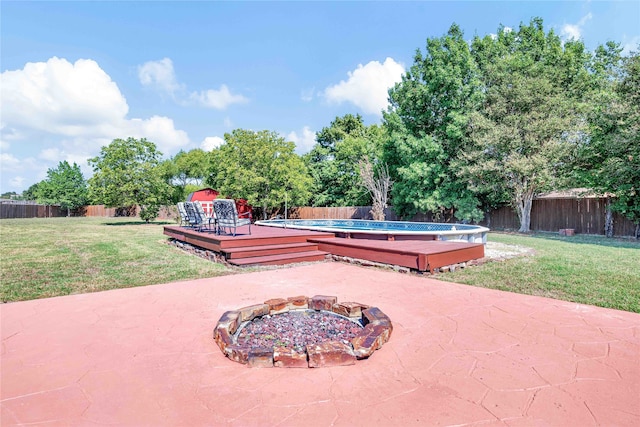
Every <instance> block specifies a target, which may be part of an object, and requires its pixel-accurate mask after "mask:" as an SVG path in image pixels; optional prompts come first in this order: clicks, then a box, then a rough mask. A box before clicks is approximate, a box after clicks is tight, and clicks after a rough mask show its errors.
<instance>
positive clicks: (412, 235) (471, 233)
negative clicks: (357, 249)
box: [256, 219, 489, 243]
mask: <svg viewBox="0 0 640 427" xmlns="http://www.w3.org/2000/svg"><path fill="white" fill-rule="evenodd" d="M256 225H266V226H269V227H281V228H298V229H303V230H313V231H326V232H330V233H335V234H336V235H337V236H339V237H347V238H354V239H358V238H359V239H378V240H381V239H382V240H415V239H418V240H452V241H465V242H470V243H486V242H487V232H488V231H489V229H488V228H486V227H481V226H479V225H470V224H442V223H437V222H410V221H372V220H366V219H287V220H284V219H271V220H265V221H256Z"/></svg>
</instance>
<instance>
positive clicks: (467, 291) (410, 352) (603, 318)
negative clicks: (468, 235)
mask: <svg viewBox="0 0 640 427" xmlns="http://www.w3.org/2000/svg"><path fill="white" fill-rule="evenodd" d="M315 294H324V295H335V296H337V297H338V299H339V300H340V301H357V302H361V303H364V304H369V305H372V306H377V307H379V308H380V309H382V310H383V311H384V313H386V314H387V315H388V316H389V317H390V318H391V320H392V322H393V327H394V328H393V334H392V336H391V339H390V340H389V342H387V343H386V344H385V345H384V346H383V347H382V348H381V349H380V350H378V351H376V352H375V353H374V354H373V356H372V357H371V358H370V359H367V360H361V361H358V362H357V363H356V364H355V365H352V366H342V367H331V368H320V369H309V368H306V369H294V368H290V369H283V368H264V369H255V368H254V369H252V368H248V367H247V366H245V365H241V364H238V363H234V362H232V361H230V360H229V359H227V358H225V357H224V355H223V354H222V353H221V351H220V350H219V348H218V346H217V345H216V344H215V342H214V341H213V339H212V330H213V328H214V326H215V324H216V322H217V320H218V319H219V318H220V316H221V315H222V313H224V312H225V311H227V310H233V309H236V308H239V307H243V306H247V305H251V304H255V303H261V302H263V301H265V300H267V299H270V298H277V297H287V296H294V295H309V296H312V295H315ZM0 311H1V321H2V325H1V328H2V356H1V362H2V365H1V370H2V372H1V391H0V405H1V406H0V409H1V411H2V414H1V419H0V424H2V426H14V425H52V426H54V425H64V426H100V425H127V426H178V425H181V426H205V425H207V426H213V425H241V426H253V425H255V426H258V425H259V426H289V425H291V426H298V425H306V426H316V425H317V426H327V425H335V426H343V425H344V426H360V425H381V426H390V425H397V426H406V425H482V426H492V425H509V426H522V425H527V426H529V425H557V426H564V425H575V426H578V425H579V426H588V425H608V426H614V425H615V426H637V425H640V315H638V314H634V313H627V312H622V311H616V310H609V309H602V308H597V307H592V306H585V305H580V304H574V303H568V302H562V301H556V300H551V299H546V298H540V297H531V296H524V295H517V294H512V293H506V292H500V291H493V290H487V289H481V288H474V287H470V286H464V285H457V284H452V283H445V282H440V281H437V280H433V279H429V278H426V277H420V276H415V275H407V274H400V273H393V272H386V271H381V270H378V269H371V268H363V267H356V266H352V265H346V264H339V263H335V262H325V263H319V264H312V265H305V266H299V267H294V268H287V269H278V270H269V271H262V272H257V273H249V274H240V275H234V276H225V277H219V278H212V279H203V280H195V281H185V282H178V283H169V284H162V285H156V286H147V287H140V288H134V289H122V290H115V291H108V292H101V293H94V294H84V295H73V296H68V297H59V298H51V299H43V300H36V301H27V302H20V303H12V304H5V305H2V306H0Z"/></svg>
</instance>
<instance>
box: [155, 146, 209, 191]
mask: <svg viewBox="0 0 640 427" xmlns="http://www.w3.org/2000/svg"><path fill="white" fill-rule="evenodd" d="M162 172H163V174H164V176H165V178H166V179H167V181H168V182H169V183H170V184H171V185H172V186H173V192H172V197H171V199H172V202H174V203H175V202H179V201H181V200H185V198H186V196H187V195H188V194H189V193H190V192H191V191H194V190H197V189H199V188H202V185H203V183H204V181H205V178H206V177H207V176H208V175H209V155H208V153H206V152H205V151H204V150H201V149H199V148H196V149H193V150H190V151H180V152H178V154H176V155H175V156H173V157H172V158H171V159H168V160H165V161H164V162H163V163H162Z"/></svg>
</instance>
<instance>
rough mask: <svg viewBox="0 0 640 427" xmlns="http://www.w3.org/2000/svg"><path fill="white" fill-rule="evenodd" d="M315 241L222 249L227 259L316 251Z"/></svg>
mask: <svg viewBox="0 0 640 427" xmlns="http://www.w3.org/2000/svg"><path fill="white" fill-rule="evenodd" d="M317 250H318V244H317V243H307V242H302V243H284V244H274V245H259V246H243V247H237V248H227V249H224V250H223V251H222V253H223V254H224V256H225V258H226V259H227V260H231V259H240V258H251V257H258V256H267V255H279V254H288V253H294V252H309V251H317Z"/></svg>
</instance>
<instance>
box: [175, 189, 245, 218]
mask: <svg viewBox="0 0 640 427" xmlns="http://www.w3.org/2000/svg"><path fill="white" fill-rule="evenodd" d="M218 196H220V193H219V192H218V191H216V190H214V189H213V188H203V189H201V190H198V191H194V192H193V193H191V194H189V196H187V202H195V201H196V200H197V201H199V202H200V203H201V204H202V209H204V212H205V213H206V214H207V215H211V214H213V200H214V199H216V198H217V197H218ZM234 200H235V201H236V208H237V209H238V213H239V214H242V213H245V212H251V211H252V210H253V207H252V206H251V205H249V204H248V203H247V201H246V200H245V199H234ZM250 217H251V216H250Z"/></svg>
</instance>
